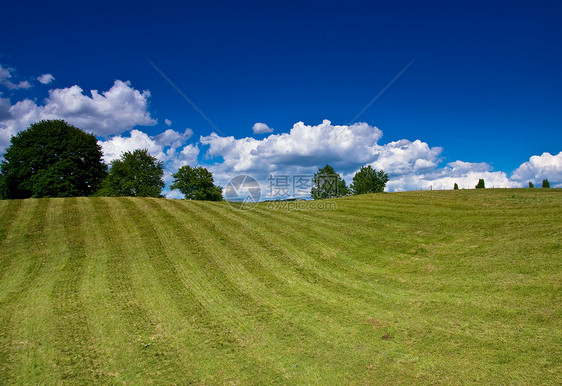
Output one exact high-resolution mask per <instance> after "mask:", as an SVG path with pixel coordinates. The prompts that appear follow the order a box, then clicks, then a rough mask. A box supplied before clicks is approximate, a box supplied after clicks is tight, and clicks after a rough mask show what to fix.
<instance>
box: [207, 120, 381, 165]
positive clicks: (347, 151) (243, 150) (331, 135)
mask: <svg viewBox="0 0 562 386" xmlns="http://www.w3.org/2000/svg"><path fill="white" fill-rule="evenodd" d="M381 136H382V132H381V131H380V130H379V129H378V128H376V127H374V126H370V125H368V124H366V123H356V124H354V125H351V126H347V125H342V126H340V125H332V123H331V122H330V121H328V120H324V121H323V122H322V123H321V124H319V125H316V126H310V125H305V124H304V123H303V122H297V123H295V124H294V125H293V128H292V129H291V130H290V132H289V133H282V134H271V135H269V136H267V137H265V138H263V139H261V140H257V139H255V138H251V137H245V138H241V139H235V138H234V137H221V136H219V135H218V134H216V133H212V134H211V135H208V136H203V137H201V139H200V141H201V143H202V144H203V145H208V146H209V149H208V150H207V153H206V155H207V156H208V157H210V158H212V157H222V159H223V162H222V163H221V165H220V166H221V169H223V170H224V171H227V170H230V171H232V172H256V171H262V172H271V171H276V170H288V169H291V170H293V171H296V170H297V169H298V170H301V171H302V170H314V168H316V167H317V166H318V165H320V164H322V163H326V162H328V161H329V162H330V164H332V165H333V166H334V167H344V168H349V167H350V165H360V164H362V163H366V162H368V161H369V160H370V159H371V156H372V152H373V146H375V145H376V142H377V140H378V139H379V138H380V137H381Z"/></svg>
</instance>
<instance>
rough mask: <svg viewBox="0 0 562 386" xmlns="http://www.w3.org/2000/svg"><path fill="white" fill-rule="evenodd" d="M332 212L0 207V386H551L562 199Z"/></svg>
mask: <svg viewBox="0 0 562 386" xmlns="http://www.w3.org/2000/svg"><path fill="white" fill-rule="evenodd" d="M329 202H330V203H334V204H335V206H336V208H330V207H327V208H324V209H310V208H308V209H303V210H293V211H285V210H280V209H279V210H272V209H268V207H267V204H266V203H262V204H260V205H259V206H258V207H257V208H255V209H254V210H252V211H240V210H237V209H233V208H232V207H230V206H229V205H228V204H227V203H210V202H187V201H176V200H165V199H144V198H77V199H72V198H71V199H31V200H14V201H0V244H1V246H0V384H6V383H18V384H22V383H26V384H29V383H48V384H50V383H61V382H71V383H92V382H101V383H127V384H129V383H136V384H138V383H149V382H154V383H158V384H160V383H179V384H187V383H205V384H207V383H210V384H217V383H220V384H223V383H241V384H248V383H251V384H267V383H282V384H303V383H306V384H311V383H312V384H350V383H352V384H365V383H403V384H410V383H424V384H427V383H472V382H485V383H518V384H520V383H524V384H537V383H558V384H560V383H561V382H562V191H560V190H558V189H497V190H492V189H487V190H478V191H476V190H470V191H465V190H460V191H433V192H408V193H391V194H378V195H365V196H357V197H352V198H344V199H337V200H332V201H329ZM306 205H309V204H306Z"/></svg>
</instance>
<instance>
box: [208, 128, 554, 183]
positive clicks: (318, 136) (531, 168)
mask: <svg viewBox="0 0 562 386" xmlns="http://www.w3.org/2000/svg"><path fill="white" fill-rule="evenodd" d="M381 137H382V131H381V130H379V129H378V128H376V127H374V126H371V125H368V124H367V123H356V124H354V125H333V124H332V123H331V122H330V121H328V120H324V121H323V122H322V123H321V124H319V125H305V124H304V123H303V122H298V123H296V124H295V125H294V126H293V128H292V129H291V130H290V132H289V133H282V134H271V135H268V136H266V137H265V138H262V139H259V140H258V139H255V138H252V137H243V138H234V137H222V136H219V135H218V134H216V133H212V134H210V135H208V136H202V137H201V138H200V142H201V144H202V145H204V146H206V152H205V157H206V158H207V159H209V160H210V162H213V161H215V163H214V164H213V165H211V166H210V167H209V168H210V169H211V170H212V171H213V173H214V174H215V176H216V177H217V178H216V179H217V180H218V181H219V182H220V183H221V184H223V186H224V184H225V183H226V182H227V181H228V179H229V178H231V177H233V176H236V175H237V174H242V173H248V174H251V175H253V176H254V177H256V178H258V180H260V182H261V183H262V185H263V186H267V177H268V175H269V174H270V173H272V174H301V173H305V174H312V173H314V172H316V171H317V170H318V168H319V167H322V166H324V165H325V164H326V163H328V164H330V165H332V166H333V167H334V168H335V169H336V170H337V171H338V172H339V173H340V174H341V175H342V176H343V177H344V178H345V179H346V181H347V182H348V183H349V182H351V180H352V178H353V175H354V174H355V172H357V171H358V169H359V168H360V167H361V166H362V165H367V164H368V165H372V166H373V167H374V168H375V169H383V170H385V171H386V172H387V173H388V174H389V176H390V181H389V183H388V185H387V190H388V191H402V190H418V189H452V188H453V186H454V184H455V183H457V184H458V185H459V186H460V187H461V188H468V189H472V188H474V187H475V186H476V184H477V183H478V180H479V179H480V178H484V179H485V181H486V186H487V187H498V188H500V187H501V188H504V187H521V186H523V183H522V181H526V180H533V181H538V180H542V178H549V181H551V183H553V182H554V183H556V182H557V181H560V182H561V184H562V152H561V153H560V154H559V155H557V156H552V155H550V154H548V153H545V154H543V155H542V156H535V157H531V159H530V160H529V162H526V163H525V164H523V165H521V166H520V167H519V168H518V169H517V170H516V171H515V172H514V173H513V175H512V177H511V178H509V177H508V176H507V174H506V173H505V172H503V171H494V170H493V168H492V166H491V165H490V164H488V163H486V162H476V163H474V162H464V161H461V160H457V161H454V162H450V163H448V164H446V165H444V166H443V165H442V158H441V154H442V152H443V149H442V148H441V147H432V146H430V145H429V144H428V143H426V142H423V141H420V140H414V141H410V140H407V139H402V140H399V141H393V142H389V143H386V144H379V140H380V138H381Z"/></svg>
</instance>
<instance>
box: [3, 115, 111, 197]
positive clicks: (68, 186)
mask: <svg viewBox="0 0 562 386" xmlns="http://www.w3.org/2000/svg"><path fill="white" fill-rule="evenodd" d="M102 155H103V154H102V152H101V147H100V146H99V145H98V143H97V139H96V137H95V136H94V135H93V134H87V133H85V132H83V131H82V130H80V129H79V128H77V127H74V126H72V125H69V124H68V123H66V122H65V121H62V120H54V121H41V122H37V123H34V124H32V125H31V126H29V128H28V129H27V130H24V131H21V132H19V133H18V134H17V135H15V136H14V137H12V139H11V145H10V147H8V149H7V150H6V153H5V154H4V162H2V165H1V168H0V173H1V174H0V197H1V198H3V199H8V198H29V197H72V196H89V195H91V194H93V193H94V192H95V191H96V190H97V189H98V188H99V186H100V184H101V181H102V179H103V178H104V177H105V175H106V172H107V166H106V165H105V164H104V163H103V162H102Z"/></svg>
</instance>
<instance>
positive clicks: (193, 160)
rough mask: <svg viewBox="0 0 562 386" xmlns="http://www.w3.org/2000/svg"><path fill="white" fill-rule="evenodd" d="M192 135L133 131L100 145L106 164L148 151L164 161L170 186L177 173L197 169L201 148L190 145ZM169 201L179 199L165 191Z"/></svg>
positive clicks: (165, 172)
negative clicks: (125, 154) (194, 167)
mask: <svg viewBox="0 0 562 386" xmlns="http://www.w3.org/2000/svg"><path fill="white" fill-rule="evenodd" d="M192 135H193V131H192V130H191V129H186V130H185V131H184V132H183V133H180V132H177V131H174V130H171V129H168V130H166V131H164V132H163V133H161V134H158V135H155V136H150V135H148V134H147V133H144V132H142V131H140V130H131V131H130V132H129V133H128V136H126V135H116V136H113V137H111V138H109V139H105V140H100V141H98V143H99V145H100V146H101V148H102V152H103V160H104V161H105V162H106V163H107V164H109V163H111V161H113V160H116V159H119V158H120V157H121V155H122V154H123V153H125V152H128V151H129V152H132V151H134V150H136V149H147V150H148V152H149V153H150V155H152V156H153V157H156V158H157V159H158V160H159V161H162V163H163V166H164V182H165V183H166V184H167V185H169V184H170V183H171V182H172V180H173V178H172V173H175V172H176V171H177V170H178V169H179V168H180V167H182V166H184V165H192V166H195V165H197V163H198V160H197V157H198V156H199V147H198V146H197V144H188V143H187V140H188V139H189V138H190V137H191V136H192ZM164 193H165V195H166V197H168V198H180V197H179V196H178V195H177V193H174V192H171V193H170V192H169V191H168V190H165V191H164Z"/></svg>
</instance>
